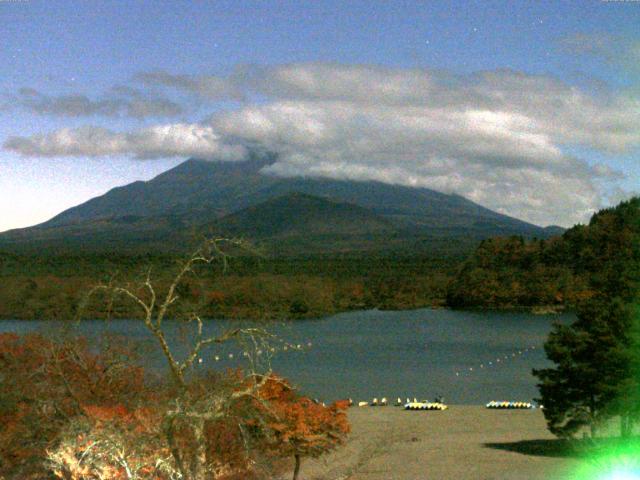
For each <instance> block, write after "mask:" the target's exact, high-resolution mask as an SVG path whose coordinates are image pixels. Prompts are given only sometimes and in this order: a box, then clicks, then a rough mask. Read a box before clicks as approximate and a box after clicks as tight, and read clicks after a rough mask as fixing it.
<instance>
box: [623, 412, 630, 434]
mask: <svg viewBox="0 0 640 480" xmlns="http://www.w3.org/2000/svg"><path fill="white" fill-rule="evenodd" d="M630 435H631V417H630V415H628V414H622V415H620V436H621V437H623V438H626V437H628V436H630Z"/></svg>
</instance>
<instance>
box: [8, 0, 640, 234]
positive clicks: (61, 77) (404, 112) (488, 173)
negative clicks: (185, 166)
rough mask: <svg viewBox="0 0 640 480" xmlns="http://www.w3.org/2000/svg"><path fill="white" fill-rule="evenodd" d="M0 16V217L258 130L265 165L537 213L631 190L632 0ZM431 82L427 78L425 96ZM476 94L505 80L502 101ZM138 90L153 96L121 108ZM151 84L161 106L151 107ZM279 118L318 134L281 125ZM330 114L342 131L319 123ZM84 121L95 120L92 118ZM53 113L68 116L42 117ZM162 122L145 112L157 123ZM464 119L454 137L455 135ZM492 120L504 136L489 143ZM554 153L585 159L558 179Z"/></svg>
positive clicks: (19, 8) (636, 43)
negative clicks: (380, 141) (269, 159)
mask: <svg viewBox="0 0 640 480" xmlns="http://www.w3.org/2000/svg"><path fill="white" fill-rule="evenodd" d="M0 21H1V22H2V25H3V28H2V29H0V44H2V49H0V65H2V67H0V68H1V70H0V143H2V144H3V147H4V148H3V149H2V150H1V151H0V212H2V215H0V231H2V230H5V229H9V228H16V227H22V226H27V225H32V224H35V223H39V222H41V221H44V220H46V219H47V218H49V217H51V216H52V215H54V214H56V213H58V212H60V211H62V210H64V209H66V208H68V207H70V206H72V205H75V204H78V203H81V202H83V201H85V200H87V199H89V198H91V197H93V196H95V195H98V194H102V193H104V192H106V191H107V190H108V189H110V188H112V187H114V186H117V185H122V184H125V183H129V182H131V181H133V180H137V179H148V178H151V177H153V176H154V175H156V174H158V173H160V172H161V171H163V170H166V169H167V168H170V167H171V166H173V165H176V164H177V163H179V162H180V161H182V160H183V159H184V158H186V156H184V155H182V154H186V153H191V152H192V151H195V152H203V154H204V155H205V156H206V154H207V152H211V158H212V159H214V160H215V159H219V158H220V157H224V158H225V159H227V160H228V159H231V160H238V159H240V157H241V156H242V151H243V149H244V148H246V146H247V145H248V144H251V145H255V144H256V143H257V144H260V145H261V146H263V147H264V148H269V149H274V150H276V151H277V153H279V154H281V155H282V158H283V160H282V163H281V164H280V165H279V166H278V167H276V168H275V169H274V173H277V174H285V175H292V174H306V175H329V176H343V177H350V178H355V179H369V178H374V179H378V180H382V181H390V182H394V183H406V184H414V185H418V186H426V187H429V188H436V189H439V190H442V191H452V192H455V193H460V194H463V195H465V196H467V197H469V198H471V199H473V200H475V201H478V202H479V203H482V204H483V205H486V206H488V207H490V208H494V209H496V210H500V211H504V212H505V213H509V214H512V215H515V216H519V217H521V218H524V219H527V220H530V221H533V222H536V223H541V224H544V223H560V224H564V225H569V224H571V223H573V222H575V221H584V220H585V219H586V218H587V216H588V212H589V211H592V210H593V209H594V208H598V207H600V206H602V205H606V204H607V203H609V202H611V201H615V200H617V199H619V198H622V197H624V196H628V195H630V194H631V193H633V192H636V191H637V190H638V189H637V185H638V184H639V183H638V182H639V180H640V167H639V165H638V151H639V148H638V147H639V146H640V145H639V143H640V142H639V141H638V138H639V137H640V131H639V129H640V125H639V124H638V123H637V122H638V118H639V116H640V112H639V109H640V107H639V105H640V102H639V101H638V98H639V92H640V84H639V83H638V80H639V79H638V74H639V71H638V69H637V63H636V62H634V59H639V60H640V34H639V33H638V32H639V29H638V25H640V2H616V1H604V2H603V1H588V0H587V1H577V2H570V1H557V2H546V1H532V2H526V1H519V2H508V1H505V2H497V1H493V2H492V1H482V2H472V1H467V2H435V1H433V2H415V1H408V2H398V1H395V2H394V1H388V2H387V1H385V2H382V1H381V2H371V1H367V2H355V1H352V2H338V1H324V2H239V1H233V2H223V1H216V2H182V1H172V2H162V1H153V2H151V1H149V2H144V1H140V2H126V1H121V2H108V1H107V2H99V3H98V2H80V1H68V2H66V1H58V2H46V1H35V0H28V1H1V0H0ZM636 55H637V56H636ZM416 72H417V73H416ZM487 72H488V74H487ZM149 73H155V74H158V73H162V74H163V75H164V76H163V77H162V78H160V77H159V76H158V75H156V76H155V77H153V78H151V77H144V74H149ZM483 75H484V76H483ZM345 76H348V77H349V78H350V79H351V80H349V81H353V82H355V83H354V84H353V85H355V86H354V87H349V88H351V89H352V90H359V91H361V92H364V93H362V94H360V93H358V95H355V94H354V97H353V98H351V97H350V96H349V95H348V94H346V93H345V92H344V91H343V90H341V89H343V88H344V87H343V85H342V84H341V83H340V82H338V81H335V82H334V79H336V78H337V79H340V78H344V77H345ZM245 77H246V78H255V79H256V80H255V81H254V82H253V83H251V84H250V85H248V86H247V81H246V78H245ZM143 78H146V80H144V79H143ZM239 78H240V79H239ZM372 78H373V79H377V80H375V81H377V82H378V83H373V82H374V80H372ZM185 79H186V80H185ZM301 79H303V80H304V81H309V82H311V84H312V87H313V88H311V87H310V86H309V85H311V84H310V83H305V84H304V85H303V86H301V84H300V83H299V82H301V81H302V80H301ZM309 79H311V80H309ZM354 79H356V80H354ZM198 82H200V83H198ZM296 82H298V83H296ZM393 82H397V84H398V86H397V88H396V86H395V84H394V83H393ZM212 84H213V85H215V92H213V91H212V90H211V85H212ZM202 85H204V86H202ZM220 85H222V86H220ZM256 85H257V86H256ZM349 85H351V84H349ZM380 85H384V88H383V89H382V90H375V89H376V88H378V87H380ZM431 85H437V88H435V90H434V93H433V96H428V95H427V96H426V97H423V96H421V94H420V92H422V91H424V90H425V89H427V90H428V89H429V88H431V87H430V86H431ZM518 85H522V87H521V89H520V87H518ZM123 87H124V88H127V89H129V90H126V92H125V90H124V88H123ZM117 88H120V89H121V90H117ZM331 88H334V89H337V90H331ZM380 88H382V87H380ZM24 89H30V90H28V91H27V90H24ZM221 89H222V93H221ZM469 89H470V90H472V91H473V94H470V93H469ZM133 90H135V92H134V93H132V92H133ZM518 90H521V95H516V93H514V92H516V91H518ZM230 91H231V92H232V93H229V92H230ZM337 91H339V92H340V93H339V95H338V94H337V93H335V92H337ZM368 91H371V92H372V93H371V96H370V97H371V98H372V99H374V100H376V99H378V98H379V101H378V102H376V104H377V105H376V108H377V109H375V108H373V107H372V105H371V103H372V102H369V101H365V100H364V99H365V98H366V97H367V92H368ZM389 91H391V92H396V93H397V92H398V91H402V95H401V96H402V99H400V100H398V99H390V98H389V97H387V96H386V95H387V94H386V93H385V92H389ZM529 91H530V97H528V92H529ZM549 91H553V92H554V94H553V95H550V96H547V94H548V92H549ZM123 92H124V93H123ZM376 92H377V93H376ZM380 92H382V93H380ZM487 92H490V93H487ZM576 92H577V93H576ZM345 95H346V96H345ZM377 95H378V96H380V95H382V96H381V97H378V96H377ZM391 95H392V96H393V95H394V94H391ZM398 95H400V94H398ZM69 97H74V98H75V100H78V98H79V97H82V98H83V99H84V100H85V101H82V102H80V105H79V106H77V105H76V104H75V103H74V105H76V107H74V108H73V109H72V110H69V108H70V107H68V103H64V102H62V103H64V105H62V103H61V102H60V100H61V99H62V100H64V101H65V102H66V101H67V100H69ZM427 97H428V98H427ZM485 97H489V98H499V99H505V98H506V100H504V104H503V105H501V106H500V108H497V107H493V106H491V105H487V104H486V103H483V102H482V101H481V100H480V99H483V98H485ZM433 98H436V100H433ZM458 98H464V100H463V101H462V100H461V101H459V100H458ZM114 99H115V100H114ZM86 100H88V102H87V101H86ZM336 101H339V102H341V103H340V104H339V105H338V104H337V103H336ZM92 102H93V103H92ZM97 102H102V103H99V104H98V103H97ZM132 102H138V103H136V106H138V107H140V106H141V105H142V106H144V108H145V110H144V111H145V112H147V113H144V114H140V113H134V114H130V112H131V111H132V110H130V108H131V105H132ZM434 102H435V103H434ZM536 102H537V103H536ZM150 103H153V107H154V108H160V106H162V108H163V109H164V110H162V113H157V111H156V110H154V111H153V112H156V113H153V112H152V113H151V114H149V113H148V112H149V110H146V108H147V107H148V106H149V104H150ZM560 103H562V104H563V105H564V106H563V107H562V108H563V109H562V111H560V110H558V104H560ZM381 105H382V107H381ZM416 105H418V106H419V108H420V109H422V110H421V111H420V112H419V113H416ZM285 107H286V108H285ZM83 108H84V109H85V110H83ZM149 108H150V107H149ZM539 111H543V112H545V115H540V114H538V113H537V112H539ZM600 111H602V112H603V113H602V115H601V116H600V115H599V113H598V112H600ZM136 112H138V110H136ZM167 112H170V113H167ZM409 112H410V114H409ZM582 113H584V115H585V116H589V115H591V116H594V115H595V116H597V118H598V119H600V120H601V122H600V124H598V125H597V128H596V127H594V126H589V125H586V123H588V122H585V121H584V118H582V117H581V115H582ZM257 117H259V119H260V122H261V123H260V125H259V127H260V128H259V129H258V127H257V126H256V124H255V122H256V120H255V119H256V118H257ZM347 117H348V118H347ZM409 117H411V118H412V119H415V118H418V117H419V119H420V124H421V125H428V127H427V128H426V129H422V130H420V129H416V128H415V124H413V123H412V124H411V125H410V126H409V130H407V131H410V132H412V136H409V134H406V135H405V134H403V129H402V125H403V123H402V121H399V122H398V125H397V128H395V127H396V126H395V125H393V123H394V118H401V119H404V121H405V122H406V121H407V118H409ZM212 118H213V120H211V119H212ZM291 119H295V122H296V123H295V124H294V127H295V128H297V127H298V126H299V125H300V124H301V123H302V124H305V126H306V127H307V128H308V129H312V130H304V131H303V134H301V136H302V137H304V136H305V135H306V136H309V135H312V136H313V138H314V139H317V142H316V143H315V144H313V145H310V143H309V142H308V141H304V142H303V141H300V140H299V138H298V137H296V138H288V137H286V135H288V134H290V132H291V130H292V127H291V125H290V124H289V123H287V122H291V121H292V120H291ZM252 122H253V123H252ZM341 122H342V123H341ZM381 122H383V123H385V126H384V129H383V130H381V129H380V128H381V127H380V126H379V125H380V123H381ZM468 122H471V123H472V124H471V125H469V124H468ZM554 122H559V125H557V127H565V126H566V131H564V132H562V133H561V134H560V133H556V132H553V131H552V130H551V129H550V127H551V126H553V123H554ZM449 123H450V124H451V125H452V126H451V127H447V128H446V132H445V130H443V129H442V128H441V126H442V125H443V124H447V125H449ZM266 124H268V125H269V129H268V132H267V133H265V132H266V131H267V129H266V127H265V125H266ZM457 124H458V125H459V124H463V125H466V126H465V127H461V128H463V131H461V132H459V135H458V134H457V133H456V131H455V125H457ZM543 124H544V125H543ZM547 124H549V125H547ZM158 125H181V127H180V128H177V129H176V128H173V129H171V132H172V133H171V140H170V143H171V145H172V147H171V148H165V147H166V143H167V142H166V141H165V140H162V141H161V142H160V143H162V148H158V147H157V146H156V144H153V145H152V146H151V147H150V146H149V145H150V143H149V142H150V141H151V140H149V131H150V130H149V129H154V128H155V127H156V126H158ZM186 125H196V126H197V128H198V130H197V132H196V133H194V130H193V128H191V127H189V128H187V127H185V126H186ZM318 125H319V127H318ZM334 125H338V127H339V130H343V131H348V132H350V133H349V136H348V137H340V136H339V135H336V134H335V132H333V131H331V135H330V138H329V137H328V135H329V134H328V133H327V131H328V130H331V128H332V127H333V126H334ZM363 125H365V126H364V127H363ZM405 125H406V124H405ZM203 126H206V130H205V133H204V134H205V135H207V138H208V139H209V140H208V141H210V143H211V142H213V143H214V144H215V148H213V147H211V149H207V148H204V147H202V145H200V144H198V146H197V147H194V148H195V150H194V148H184V146H183V145H182V144H181V143H180V138H176V136H180V135H185V131H188V133H187V135H189V134H194V135H196V136H198V138H200V135H202V133H201V131H200V129H201V128H204V127H203ZM274 126H277V128H282V129H283V131H278V132H276V133H273V130H274V129H275V128H276V127H274ZM368 126H370V127H371V131H370V132H369V131H367V127H368ZM85 127H91V128H93V129H97V128H99V129H104V130H106V131H107V132H108V133H106V134H105V133H104V132H103V131H102V130H100V132H102V133H101V136H100V137H99V139H98V140H96V137H95V134H94V130H92V131H91V132H92V135H91V137H90V138H87V135H86V130H82V129H83V128H85ZM338 127H336V128H338ZM61 129H70V131H71V133H69V134H68V135H66V136H64V138H62V139H61V138H60V136H58V137H56V138H52V137H46V136H47V135H51V134H52V133H55V132H57V131H60V130H61ZM76 129H81V131H80V133H77V131H76ZM319 129H320V130H319ZM301 131H302V130H301ZM319 131H321V133H318V132H319ZM135 132H138V133H135ZM309 132H311V133H309ZM381 132H382V135H388V141H387V142H386V143H385V144H384V145H382V148H378V150H377V151H376V152H378V151H385V152H387V153H386V155H381V154H380V155H378V154H376V155H371V150H369V149H367V148H369V147H367V148H363V149H360V150H359V148H360V147H359V146H360V145H365V144H366V145H371V144H372V142H373V143H375V142H374V140H373V139H375V138H378V137H380V135H381ZM496 132H497V133H496ZM132 133H133V134H134V137H135V138H134V139H133V140H132V139H131V137H126V140H124V139H123V138H124V137H122V135H126V134H132ZM165 134H166V129H164V130H162V131H161V133H158V130H153V135H152V136H153V139H154V140H153V141H157V139H158V136H159V135H160V136H161V135H165ZM81 135H84V136H82V138H80V136H81ZM105 135H107V136H108V138H107V141H108V142H114V145H115V144H116V143H117V146H115V147H113V148H112V149H111V150H109V151H107V152H105V151H104V148H102V147H101V146H100V145H98V146H96V145H95V144H92V143H91V142H95V141H100V142H104V141H105ZM117 135H120V136H117ZM314 135H315V136H314ZM487 135H489V136H488V137H487ZM496 135H498V136H497V137H496ZM45 137H46V138H45ZM285 137H286V138H285ZM316 137H317V138H316ZM405 137H406V138H405ZM507 137H508V138H507ZM34 138H35V139H36V140H34ZM212 138H213V140H211V139H212ZM231 138H233V139H238V138H240V139H241V140H242V141H241V144H239V145H230V142H231V140H229V139H231ZM283 138H285V140H282V139H283ZM458 138H461V139H462V140H460V142H464V148H458V147H459V146H458V147H456V148H454V146H452V145H453V144H454V143H456V142H458V140H457V139H458ZM493 138H498V140H499V142H502V141H504V142H506V143H505V144H504V145H502V144H501V145H500V146H499V148H498V149H499V150H501V151H504V152H510V153H509V154H508V155H507V153H505V154H504V156H500V155H497V154H496V153H495V152H494V151H491V152H487V151H486V147H485V145H486V143H487V142H488V141H489V140H491V139H493ZM16 139H18V140H16ZM354 139H356V140H358V141H357V142H355V140H354ZM400 139H402V141H400ZM234 141H235V140H234ZM351 141H354V142H355V143H357V145H358V146H356V147H353V146H350V147H349V148H345V147H344V145H345V144H347V143H349V142H351ZM523 142H524V143H523ZM70 143H71V144H73V146H72V147H69V145H70ZM187 143H188V144H189V145H191V146H192V145H193V142H190V141H189V142H187ZM52 144H53V146H52ZM178 144H179V145H178ZM176 145H178V147H179V148H178V147H176ZM221 145H222V146H223V147H224V148H223V149H222V150H221V148H222V147H221ZM405 145H406V148H405V147H404V146H405ZM518 145H523V151H522V152H518V151H517V148H515V147H517V146H518ZM514 146H515V147H514ZM173 147H176V148H173ZM227 147H228V148H227ZM512 147H514V148H515V150H514V149H513V148H512ZM533 147H535V149H534V150H535V151H534V150H532V152H533V153H527V152H528V151H529V150H528V149H529V148H532V149H533ZM421 149H422V150H421ZM525 150H526V152H525ZM325 151H326V152H327V155H326V157H325V156H324V155H323V152H325ZM229 152H231V153H229ZM538 152H539V153H538ZM558 152H560V153H558ZM532 156H535V157H536V159H535V161H534V160H532V159H531V158H530V157H532ZM365 157H367V158H365ZM140 158H143V159H140ZM369 158H371V160H368V159H369ZM479 159H483V160H479ZM590 168H591V169H592V170H589V169H590ZM568 171H571V172H579V173H576V174H575V175H573V174H571V175H570V176H571V179H570V180H568V181H566V182H565V184H563V185H562V187H560V185H561V183H560V180H561V179H562V178H563V176H564V178H565V179H566V177H567V173H566V172H568ZM461 172H462V173H461ZM464 172H471V173H466V174H465V173H464ZM602 172H604V173H602ZM574 176H575V178H574ZM532 178H536V179H537V180H534V181H532ZM475 180H477V182H476V183H475V184H474V181H475ZM519 182H520V183H519ZM532 182H533V184H535V185H533V186H532ZM536 182H538V183H536ZM554 182H555V183H554ZM525 186H527V188H525ZM529 187H530V189H528V188H529ZM558 188H562V189H563V192H562V195H559V194H558V195H550V194H549V193H548V192H545V189H548V190H549V192H556V191H557V190H558ZM536 192H539V193H536ZM568 199H573V200H572V201H569V200H568ZM545 202H546V203H545ZM554 203H555V204H554Z"/></svg>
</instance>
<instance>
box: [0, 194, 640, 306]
mask: <svg viewBox="0 0 640 480" xmlns="http://www.w3.org/2000/svg"><path fill="white" fill-rule="evenodd" d="M639 201H640V200H639V199H638V198H635V199H632V200H630V201H629V202H623V203H622V204H620V205H618V206H617V207H614V208H609V209H605V210H602V211H600V212H598V213H596V214H595V215H594V216H593V217H592V219H591V221H590V222H589V224H588V225H576V226H574V227H573V228H571V229H569V230H567V231H566V232H565V233H564V234H563V235H562V236H558V237H553V238H550V239H532V240H527V239H524V238H523V237H497V238H492V239H487V240H483V241H481V243H480V244H479V246H478V247H477V248H476V250H475V251H473V252H470V253H468V254H467V256H466V257H465V255H464V254H461V253H458V254H455V255H453V254H452V255H448V256H446V255H435V254H434V255H432V256H429V255H421V256H416V255H364V254H362V255H354V254H349V255H332V256H310V257H268V256H259V255H242V256H237V257H232V258H230V259H229V265H228V268H227V271H226V273H224V274H223V273H222V268H221V267H220V268H217V269H215V268H214V269H208V270H207V271H206V272H202V274H200V275H198V276H193V277H190V278H189V279H187V280H186V281H185V282H184V284H183V285H181V292H180V293H181V295H182V296H183V297H184V298H185V299H186V300H188V301H189V302H190V304H191V306H192V307H193V308H197V310H198V312H199V313H200V314H201V315H203V316H207V317H217V318H223V317H224V318H305V317H318V316H323V315H330V314H333V313H336V312H341V311H348V310H359V309H371V308H380V309H394V310H395V309H398V310H400V309H410V308H421V307H428V306H450V307H455V308H520V307H529V308H531V307H534V308H535V307H552V308H565V307H568V308H573V307H575V306H576V305H578V304H579V303H580V302H582V301H584V300H586V299H588V298H590V297H591V296H592V295H593V293H594V291H593V286H592V285H590V283H589V276H590V275H591V274H592V273H593V272H595V271H596V270H597V269H598V266H599V264H600V262H601V261H602V258H603V255H605V254H606V252H603V251H602V250H603V249H607V248H612V247H611V245H615V244H616V242H618V243H619V244H623V243H624V241H625V239H624V238H619V239H617V240H616V239H613V240H611V239H609V238H607V241H606V242H605V241H604V239H605V237H607V235H608V233H607V232H610V231H614V228H613V227H614V226H615V225H616V224H617V225H619V224H620V222H623V221H624V222H628V223H627V224H633V222H634V221H640V219H638V218H635V217H634V218H632V219H630V218H627V217H628V216H629V215H631V216H633V215H637V212H638V208H637V207H638V205H637V204H638V202H639ZM616 231H618V230H616ZM619 231H621V232H625V233H620V235H632V234H633V233H632V232H629V231H627V230H626V229H624V228H623V229H619ZM185 253H188V252H185ZM182 258H184V257H180V256H176V255H173V254H148V255H139V254H126V253H122V252H120V253H111V254H107V253H78V254H69V253H64V254H56V253H55V252H42V253H41V254H38V255H36V254H16V253H2V252H0V318H13V319H59V318H70V317H73V316H74V315H75V314H76V311H77V308H78V305H79V304H80V302H81V301H82V298H83V295H85V294H86V292H87V291H88V290H89V289H90V288H91V287H92V286H93V285H95V284H96V283H97V282H105V281H110V280H117V281H120V282H127V281H129V282H135V281H137V280H139V279H140V278H142V277H143V276H144V275H146V273H147V272H148V270H149V269H151V271H152V272H153V274H154V277H155V278H157V279H158V281H159V282H160V284H162V281H163V278H166V279H169V278H171V276H172V275H173V273H174V271H175V268H176V265H178V264H179V262H180V260H181V259H182ZM111 313H112V314H114V315H115V316H121V317H131V316H133V315H135V310H134V309H128V308H127V307H121V309H120V310H118V311H116V312H111ZM88 314H89V315H90V316H93V317H94V318H101V317H104V316H106V315H107V312H104V311H103V310H101V309H99V308H92V307H91V306H88Z"/></svg>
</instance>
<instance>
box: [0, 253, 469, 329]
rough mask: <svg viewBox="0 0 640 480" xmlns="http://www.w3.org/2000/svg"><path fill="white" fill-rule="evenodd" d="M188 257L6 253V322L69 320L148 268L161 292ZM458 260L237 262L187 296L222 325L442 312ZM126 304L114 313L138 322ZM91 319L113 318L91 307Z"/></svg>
mask: <svg viewBox="0 0 640 480" xmlns="http://www.w3.org/2000/svg"><path fill="white" fill-rule="evenodd" d="M182 258H183V257H177V256H175V255H126V254H119V255H107V254H78V255H55V254H42V255H37V256H36V255H24V254H23V255H17V254H0V318H14V319H65V318H72V317H73V316H74V315H75V314H76V313H77V308H78V305H79V304H80V303H81V302H82V299H83V296H84V295H85V294H86V292H88V291H89V290H90V289H91V287H92V286H93V285H95V284H96V283H97V282H108V281H110V280H114V281H118V282H125V283H126V282H136V281H138V280H140V279H141V278H143V277H144V276H145V275H146V274H147V272H148V270H149V269H151V272H152V274H153V276H154V278H156V279H157V281H158V282H159V284H160V285H162V283H163V282H165V283H166V282H168V280H169V279H170V278H172V275H173V274H174V273H175V269H176V268H177V265H179V262H180V260H182ZM460 261H461V258H459V257H438V258H429V257H410V256H407V257H402V256H360V257H357V256H344V257H340V256H331V257H305V258H302V257H296V258H267V257H258V256H241V257H237V258H230V259H229V265H228V268H227V271H226V273H223V272H222V266H221V265H218V266H217V268H210V269H207V270H206V271H203V272H200V273H199V274H198V275H197V276H191V277H189V278H188V279H186V280H185V282H183V284H181V286H180V292H179V293H180V295H181V296H182V297H183V299H185V300H188V301H189V303H190V308H194V309H196V310H197V311H198V312H199V313H200V314H201V315H203V316H206V317H217V318H222V317H224V318H280V319H281V318H306V317H317V316H322V315H328V314H332V313H336V312H340V311H348V310H358V309H370V308H381V309H407V308H419V307H425V306H434V305H443V303H444V298H445V295H446V288H447V284H448V282H449V280H450V279H451V278H452V275H453V273H454V272H455V269H456V267H457V265H458V264H459V262H460ZM137 313H138V312H137V311H136V310H135V308H129V307H128V306H126V305H124V306H121V307H120V308H119V309H118V310H117V311H114V312H110V314H113V315H114V316H117V317H129V318H130V317H132V316H135V315H136V314H137ZM86 315H87V316H90V317H93V318H102V317H104V316H106V315H107V312H105V311H104V309H103V308H101V307H100V306H93V305H88V306H87V310H86Z"/></svg>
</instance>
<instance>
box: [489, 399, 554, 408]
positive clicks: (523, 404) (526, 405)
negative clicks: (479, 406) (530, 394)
mask: <svg viewBox="0 0 640 480" xmlns="http://www.w3.org/2000/svg"><path fill="white" fill-rule="evenodd" d="M486 407H487V408H495V409H530V408H536V407H535V405H533V404H532V403H529V402H496V401H495V400H492V401H490V402H489V403H487V405H486ZM540 408H542V406H540Z"/></svg>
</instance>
